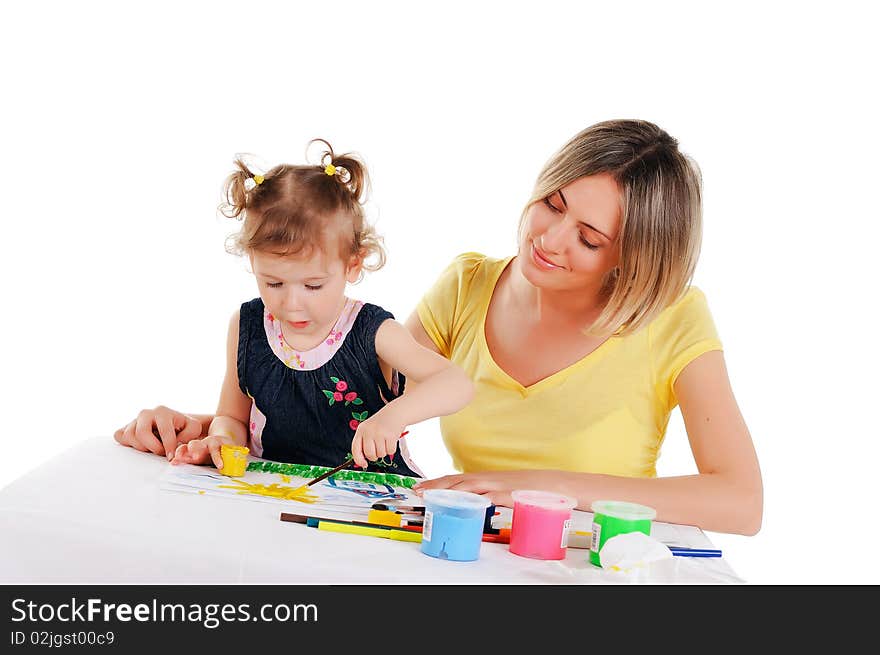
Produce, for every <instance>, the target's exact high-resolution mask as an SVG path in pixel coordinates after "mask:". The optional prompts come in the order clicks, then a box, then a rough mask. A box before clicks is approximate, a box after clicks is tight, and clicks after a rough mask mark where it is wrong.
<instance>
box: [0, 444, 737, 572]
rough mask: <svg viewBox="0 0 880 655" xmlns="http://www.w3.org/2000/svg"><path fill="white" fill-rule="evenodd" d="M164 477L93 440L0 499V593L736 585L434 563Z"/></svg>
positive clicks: (575, 567)
mask: <svg viewBox="0 0 880 655" xmlns="http://www.w3.org/2000/svg"><path fill="white" fill-rule="evenodd" d="M167 466H169V464H168V463H167V462H166V461H165V459H164V458H161V457H157V456H155V455H151V454H145V453H140V452H137V451H135V450H133V449H131V448H125V447H122V446H120V445H118V444H117V443H116V442H115V441H113V439H112V438H110V437H100V438H94V439H88V440H86V441H83V442H81V443H79V444H77V445H76V446H74V447H73V448H71V449H70V450H68V451H67V452H65V453H63V454H61V455H59V456H58V457H55V458H54V459H52V460H50V461H48V462H46V463H45V464H43V465H42V466H40V467H39V468H37V469H36V470H34V471H32V472H31V473H29V474H27V475H25V476H23V477H21V478H19V479H18V480H16V481H14V482H13V483H11V484H10V485H9V486H7V487H5V488H4V489H2V490H0V583H2V584H15V583H25V584H33V583H40V584H42V583H75V584H105V583H110V584H114V583H142V584H234V583H257V584H264V583H283V584H322V585H323V584H589V583H611V584H615V583H633V582H635V583H649V584H651V583H687V584H698V583H725V582H743V581H742V580H741V579H740V578H739V577H738V576H737V575H736V574H735V573H734V571H733V570H732V569H731V568H730V566H729V565H728V564H727V562H726V561H725V560H724V559H723V558H699V559H698V558H689V557H674V558H672V559H670V560H667V561H664V562H659V563H656V564H653V565H651V566H649V567H646V568H644V569H639V570H636V571H633V572H630V573H621V572H615V571H610V570H603V569H600V568H598V567H595V566H593V565H592V564H590V562H589V551H587V550H584V549H577V548H569V549H568V551H567V556H566V558H565V559H564V560H560V561H541V560H532V559H527V558H522V557H518V556H516V555H513V554H512V553H510V552H509V551H508V547H507V546H506V545H503V544H493V543H483V544H482V546H481V552H480V558H479V559H478V560H477V561H474V562H451V561H445V560H438V559H435V558H432V557H428V556H426V555H424V554H422V552H421V550H420V547H419V544H416V543H410V542H397V541H391V540H388V539H376V538H372V537H364V536H358V535H348V534H338V533H330V532H323V531H319V530H316V529H313V528H308V527H306V526H304V525H301V524H295V523H287V522H282V521H280V520H279V514H280V508H279V507H278V506H276V505H272V504H266V503H260V502H250V501H246V500H238V499H225V498H212V497H208V496H201V495H197V494H185V493H174V492H169V491H162V490H160V489H159V478H160V476H161V475H162V473H163V471H164V470H165V467H167ZM293 511H296V510H293ZM299 513H302V512H301V511H300V512H299ZM702 545H703V546H705V547H712V545H711V542H710V541H709V539H708V538H706V541H705V543H704V544H702Z"/></svg>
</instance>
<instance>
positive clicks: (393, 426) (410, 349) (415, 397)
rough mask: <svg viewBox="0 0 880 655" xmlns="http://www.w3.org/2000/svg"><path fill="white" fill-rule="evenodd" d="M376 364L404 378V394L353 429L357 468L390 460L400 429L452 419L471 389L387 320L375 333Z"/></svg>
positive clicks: (452, 368) (450, 366)
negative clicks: (415, 424) (369, 462)
mask: <svg viewBox="0 0 880 655" xmlns="http://www.w3.org/2000/svg"><path fill="white" fill-rule="evenodd" d="M376 354H377V355H378V356H379V359H380V360H381V361H382V362H384V363H385V364H387V365H388V366H390V367H391V368H393V369H396V370H398V371H400V372H401V373H403V374H404V375H405V376H406V377H407V386H409V385H410V384H411V383H415V385H414V386H413V387H412V388H410V389H407V391H406V393H405V394H403V395H402V396H399V397H398V398H395V399H394V400H392V401H391V402H390V403H388V404H387V405H385V407H383V408H382V409H381V410H379V411H378V412H376V413H375V414H374V415H373V416H372V417H370V418H369V419H367V420H366V421H364V422H363V423H361V424H360V425H358V427H357V431H356V432H355V436H354V439H353V441H352V450H351V452H352V455H353V456H354V462H355V464H356V465H358V466H362V467H365V466H366V465H367V461H366V460H367V459H369V460H371V461H373V460H376V459H379V458H381V457H384V456H385V455H391V454H394V452H395V451H396V449H397V439H398V438H399V437H400V434H401V432H403V430H404V429H406V426H408V425H412V424H414V423H418V422H420V421H424V420H425V419H428V418H433V417H435V416H445V415H447V414H453V413H455V412H457V411H458V410H460V409H461V408H462V407H464V406H465V405H467V404H468V403H469V402H470V401H471V399H472V398H473V394H474V385H473V383H472V382H471V381H470V379H469V378H468V376H467V374H465V372H464V371H462V370H461V368H459V367H458V366H456V365H455V364H453V363H452V362H450V361H449V360H448V359H446V358H445V357H442V356H441V355H439V354H437V353H436V352H435V351H433V350H429V349H428V348H425V347H424V346H422V345H421V344H419V343H418V342H417V341H416V340H415V339H414V338H413V336H412V335H411V334H410V333H409V332H408V331H407V329H406V328H405V327H404V326H403V325H401V324H400V323H398V322H397V321H394V320H391V319H389V320H387V321H385V322H384V323H382V325H381V326H379V330H378V331H377V332H376Z"/></svg>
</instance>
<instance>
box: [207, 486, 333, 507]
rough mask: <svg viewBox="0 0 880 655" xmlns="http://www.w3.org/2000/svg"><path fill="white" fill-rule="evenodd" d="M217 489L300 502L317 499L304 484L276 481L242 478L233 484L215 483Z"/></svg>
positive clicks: (310, 501) (315, 500)
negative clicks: (291, 485)
mask: <svg viewBox="0 0 880 655" xmlns="http://www.w3.org/2000/svg"><path fill="white" fill-rule="evenodd" d="M217 488H218V489H234V490H235V491H237V492H238V493H239V494H253V495H255V496H268V497H269V498H280V499H282V500H296V501H299V502H301V503H314V502H317V501H318V500H319V498H318V497H317V496H314V495H312V494H310V493H309V488H308V487H307V486H305V485H303V486H301V487H284V486H281V485H280V484H278V483H277V482H275V483H272V484H254V483H250V482H245V481H244V480H235V481H234V482H233V484H231V485H229V484H221V485H217Z"/></svg>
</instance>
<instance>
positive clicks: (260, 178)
mask: <svg viewBox="0 0 880 655" xmlns="http://www.w3.org/2000/svg"><path fill="white" fill-rule="evenodd" d="M265 179H266V178H265V177H263V176H262V175H254V182H256V183H257V184H262V183H263V180H265Z"/></svg>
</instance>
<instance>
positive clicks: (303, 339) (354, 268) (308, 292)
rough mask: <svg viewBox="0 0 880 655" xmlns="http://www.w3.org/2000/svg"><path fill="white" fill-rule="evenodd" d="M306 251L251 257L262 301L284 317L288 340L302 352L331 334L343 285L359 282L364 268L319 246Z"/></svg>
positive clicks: (341, 305)
mask: <svg viewBox="0 0 880 655" xmlns="http://www.w3.org/2000/svg"><path fill="white" fill-rule="evenodd" d="M305 252H307V251H304V253H305ZM304 253H299V254H297V255H276V254H272V253H266V252H259V251H254V252H252V253H251V255H250V260H251V270H253V272H254V275H255V276H256V278H257V286H258V287H259V290H260V298H262V299H263V304H264V305H265V306H266V308H267V309H268V310H269V311H270V312H271V313H272V314H273V315H274V316H275V317H276V318H277V319H278V320H279V321H281V325H282V332H283V333H284V337H285V339H286V340H287V341H288V342H290V345H292V346H293V347H295V348H298V349H300V350H306V349H307V348H312V347H314V346H315V345H317V344H318V343H320V342H321V341H322V340H323V339H324V338H325V337H326V336H327V335H328V334H329V333H330V330H331V328H332V327H333V325H334V324H335V323H336V319H337V318H339V313H340V312H341V311H342V307H343V305H344V304H345V283H346V282H355V281H357V278H358V275H359V273H360V269H361V262H360V260H358V259H356V258H355V259H353V260H352V261H351V262H350V263H348V264H346V263H345V262H343V261H342V260H341V259H339V257H338V256H336V255H328V254H327V253H325V252H324V251H323V250H322V249H320V248H312V249H311V251H310V252H308V254H304Z"/></svg>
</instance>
